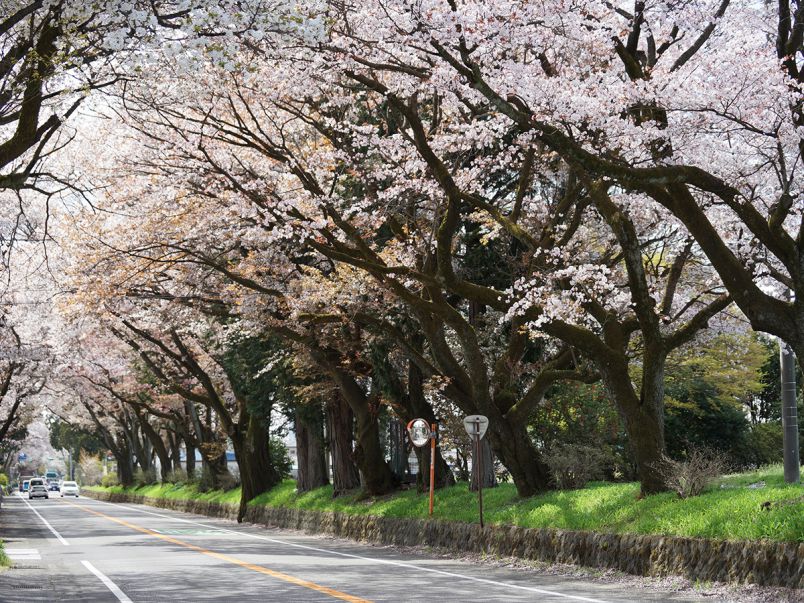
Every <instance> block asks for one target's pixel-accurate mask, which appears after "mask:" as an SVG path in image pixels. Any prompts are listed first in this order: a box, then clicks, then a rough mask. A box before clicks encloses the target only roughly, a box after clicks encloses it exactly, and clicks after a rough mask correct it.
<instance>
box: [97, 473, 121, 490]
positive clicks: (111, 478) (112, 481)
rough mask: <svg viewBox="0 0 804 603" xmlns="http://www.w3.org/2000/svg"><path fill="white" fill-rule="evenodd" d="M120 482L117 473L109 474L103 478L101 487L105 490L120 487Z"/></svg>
mask: <svg viewBox="0 0 804 603" xmlns="http://www.w3.org/2000/svg"><path fill="white" fill-rule="evenodd" d="M119 485H120V480H119V479H117V474H116V473H108V474H106V475H104V476H103V477H102V478H101V486H103V487H104V488H111V487H112V486H119Z"/></svg>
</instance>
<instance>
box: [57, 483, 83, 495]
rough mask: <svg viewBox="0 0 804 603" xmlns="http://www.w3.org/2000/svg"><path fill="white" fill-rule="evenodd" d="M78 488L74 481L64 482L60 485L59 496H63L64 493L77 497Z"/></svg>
mask: <svg viewBox="0 0 804 603" xmlns="http://www.w3.org/2000/svg"><path fill="white" fill-rule="evenodd" d="M79 490H80V488H79V487H78V484H76V483H75V482H64V483H63V484H62V485H61V497H62V498H64V495H65V494H66V495H67V496H75V497H76V498H78V492H79Z"/></svg>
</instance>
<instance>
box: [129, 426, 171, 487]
mask: <svg viewBox="0 0 804 603" xmlns="http://www.w3.org/2000/svg"><path fill="white" fill-rule="evenodd" d="M137 416H138V417H139V420H140V426H141V427H142V432H143V433H144V434H145V437H146V438H147V441H149V442H150V443H151V446H152V447H153V450H154V451H156V456H158V457H159V475H160V477H161V478H162V481H163V482H166V481H167V479H168V476H169V475H170V472H171V470H172V468H173V467H172V463H171V461H170V453H169V452H168V449H167V446H165V442H164V440H163V439H162V436H160V435H159V432H158V431H157V430H156V429H155V428H154V427H153V426H152V425H151V424H150V423H149V422H148V418H147V417H145V416H143V415H137ZM148 456H149V458H150V454H149V455H148Z"/></svg>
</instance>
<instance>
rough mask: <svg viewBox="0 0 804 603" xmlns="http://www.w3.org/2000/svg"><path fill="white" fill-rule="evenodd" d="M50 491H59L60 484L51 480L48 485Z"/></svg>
mask: <svg viewBox="0 0 804 603" xmlns="http://www.w3.org/2000/svg"><path fill="white" fill-rule="evenodd" d="M47 489H48V492H58V491H59V484H58V483H57V482H50V483H49V484H48V485H47Z"/></svg>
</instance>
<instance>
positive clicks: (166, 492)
mask: <svg viewBox="0 0 804 603" xmlns="http://www.w3.org/2000/svg"><path fill="white" fill-rule="evenodd" d="M82 489H83V490H95V491H97V492H127V493H129V494H139V495H141V496H151V497H153V498H169V499H172V500H203V501H205V502H216V503H233V504H235V503H239V502H240V489H239V488H237V489H235V490H227V491H223V490H210V491H208V492H199V491H198V488H197V487H196V486H195V485H194V484H151V485H148V486H140V487H139V488H123V486H111V487H108V488H103V487H100V486H85V487H83V488H82Z"/></svg>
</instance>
